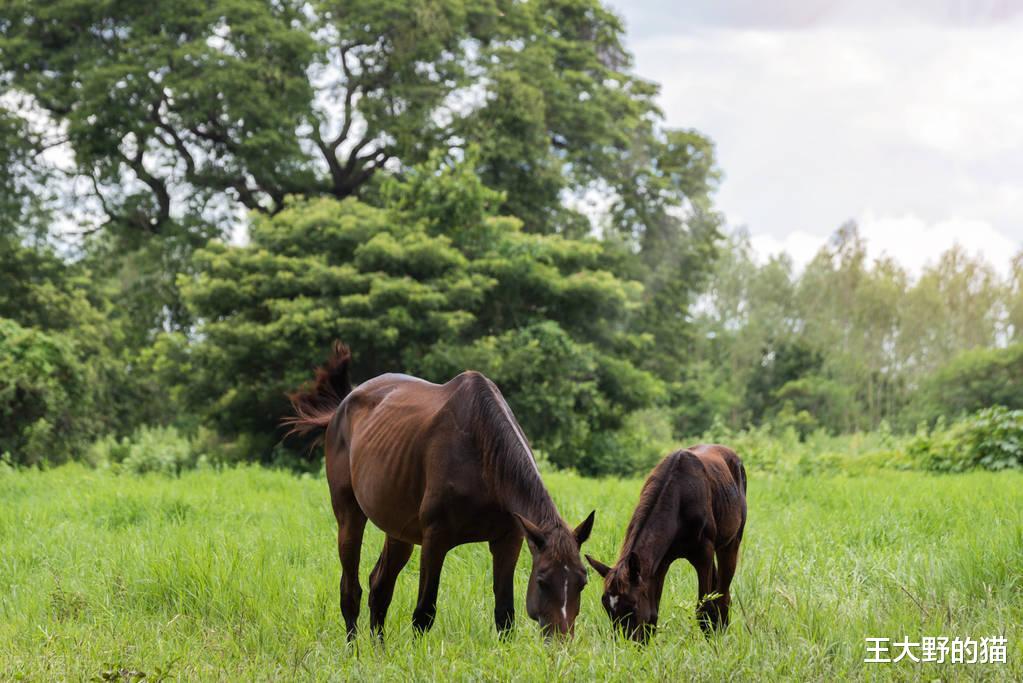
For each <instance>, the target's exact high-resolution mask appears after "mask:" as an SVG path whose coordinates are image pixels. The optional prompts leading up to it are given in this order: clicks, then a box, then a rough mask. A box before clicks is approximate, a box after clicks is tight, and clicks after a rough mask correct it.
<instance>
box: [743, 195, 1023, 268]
mask: <svg viewBox="0 0 1023 683" xmlns="http://www.w3.org/2000/svg"><path fill="white" fill-rule="evenodd" d="M856 223H857V225H858V226H859V230H860V235H861V236H862V237H863V238H864V240H866V243H867V253H868V255H869V256H870V257H871V258H872V259H876V258H880V257H881V256H888V257H890V258H893V259H895V260H896V261H897V262H898V263H900V264H902V265H903V266H904V267H906V268H907V269H908V270H909V272H910V274H912V275H919V274H920V272H921V271H923V269H924V267H925V266H928V265H933V264H934V263H937V261H938V258H939V257H940V256H941V254H942V253H944V252H945V251H947V250H948V249H951V248H952V247H953V246H955V245H959V246H961V247H963V248H964V249H965V250H966V251H967V252H968V253H970V254H974V255H976V254H979V255H981V256H983V257H984V258H985V259H986V260H987V261H988V262H989V263H991V265H993V266H994V267H995V268H996V269H997V270H998V271H999V272H1000V273H1002V274H1003V275H1005V274H1007V273H1008V272H1009V269H1010V261H1011V259H1012V256H1013V254H1015V253H1016V252H1017V251H1019V250H1020V248H1021V247H1023V245H1021V244H1020V243H1018V242H1014V241H1013V240H1011V239H1009V238H1008V237H1006V236H1005V235H1003V234H1002V233H1000V232H999V231H997V230H995V229H994V228H993V227H992V226H991V224H990V223H987V222H985V221H982V220H976V219H964V218H949V219H946V220H941V221H936V222H933V223H928V222H927V221H925V220H924V219H922V218H920V217H919V216H916V215H914V214H911V213H908V214H901V215H880V214H877V213H875V212H874V211H873V210H869V209H868V210H867V211H865V212H864V213H862V214H861V215H860V216H858V217H857V218H856ZM828 237H829V236H828V235H819V234H812V233H808V232H804V231H794V232H790V233H788V234H787V235H785V236H783V237H782V238H777V237H773V236H771V235H766V234H754V235H752V236H751V238H750V242H751V243H752V245H753V249H754V251H755V252H756V253H757V255H758V256H759V257H760V258H761V259H763V260H766V259H767V258H768V257H769V256H772V255H774V254H778V253H781V252H785V253H788V254H789V255H790V256H791V257H792V261H793V263H794V265H795V266H796V267H797V268H803V267H804V266H805V265H806V264H807V263H809V262H810V260H811V259H812V258H813V257H814V256H815V255H816V254H817V252H818V250H820V248H821V247H822V246H824V244H825V243H826V242H827V241H828Z"/></svg>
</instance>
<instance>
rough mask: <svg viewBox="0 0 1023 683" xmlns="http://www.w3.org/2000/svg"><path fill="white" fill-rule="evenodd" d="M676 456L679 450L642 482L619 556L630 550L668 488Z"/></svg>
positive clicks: (624, 555)
mask: <svg viewBox="0 0 1023 683" xmlns="http://www.w3.org/2000/svg"><path fill="white" fill-rule="evenodd" d="M678 457H679V452H675V453H672V454H671V455H668V456H667V457H665V458H664V459H663V460H661V462H660V463H658V465H657V467H655V468H654V471H653V472H651V473H650V476H648V477H647V479H646V482H644V483H643V490H642V491H641V492H640V494H639V503H638V504H637V505H636V509H635V511H634V512H633V513H632V519H630V520H629V526H628V527H627V528H626V530H625V542H624V543H622V553H621V558H625V557H627V556H628V555H629V553H631V552H632V550H633V548H634V547H635V545H636V542H637V541H638V540H639V534H640V533H641V532H642V531H643V528H644V527H645V526H646V523H647V521H648V520H649V519H650V515H652V514H653V511H654V510H655V509H656V508H657V504H658V502H660V500H661V496H662V495H663V494H664V492H665V491H667V490H668V488H669V486H668V483H669V482H670V481H671V476H672V474H674V472H675V465H676V463H677V461H678Z"/></svg>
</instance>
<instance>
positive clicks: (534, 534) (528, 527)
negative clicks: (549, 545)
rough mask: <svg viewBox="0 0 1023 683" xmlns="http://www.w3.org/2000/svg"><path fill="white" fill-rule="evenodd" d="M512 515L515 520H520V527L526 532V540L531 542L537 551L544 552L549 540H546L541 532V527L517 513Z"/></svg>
mask: <svg viewBox="0 0 1023 683" xmlns="http://www.w3.org/2000/svg"><path fill="white" fill-rule="evenodd" d="M512 514H513V515H515V519H517V520H518V522H519V526H520V527H522V531H523V532H525V534H526V538H527V539H528V540H529V544H530V545H531V546H533V547H534V548H536V549H537V550H543V547H544V545H545V544H546V542H547V540H546V539H545V538H544V536H543V532H542V531H540V527H538V526H537V525H535V524H533V523H532V522H530V521H529V520H528V519H526V518H525V517H523V516H522V515H520V514H519V513H517V512H513V513H512Z"/></svg>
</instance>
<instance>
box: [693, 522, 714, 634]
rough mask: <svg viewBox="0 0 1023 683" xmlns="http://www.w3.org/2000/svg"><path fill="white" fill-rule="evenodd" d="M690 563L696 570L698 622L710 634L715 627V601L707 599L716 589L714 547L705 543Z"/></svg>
mask: <svg viewBox="0 0 1023 683" xmlns="http://www.w3.org/2000/svg"><path fill="white" fill-rule="evenodd" d="M689 561H690V562H692V564H693V567H694V568H695V569H696V584H697V599H698V603H697V607H696V620H697V621H698V622H699V624H700V628H701V629H703V631H704V633H708V632H709V631H710V630H711V628H713V625H714V616H713V611H714V606H713V601H711V600H708V599H707V595H708V594H709V593H711V592H713V591H714V588H715V578H714V545H713V544H712V543H711V542H710V541H704V542H703V543H701V544H700V546H699V548H698V549H697V551H696V552H695V553H694V555H693V556H692V557H691V558H690V560H689Z"/></svg>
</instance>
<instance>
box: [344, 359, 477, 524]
mask: <svg viewBox="0 0 1023 683" xmlns="http://www.w3.org/2000/svg"><path fill="white" fill-rule="evenodd" d="M477 374H478V373H477ZM480 377H482V375H480ZM472 381H475V380H474V378H473V376H472V375H471V374H469V373H462V374H461V375H459V376H458V377H456V378H454V379H453V380H451V381H449V382H447V383H445V384H434V383H432V382H427V381H425V380H422V379H419V378H417V377H412V376H409V375H402V374H396V373H390V374H386V375H380V376H379V377H375V378H373V379H371V380H369V381H367V382H365V383H363V384H361V385H359V387H357V388H356V389H355V390H353V391H352V393H351V394H349V396H348V398H346V399H345V402H344V404H343V405H342V408H341V410H340V412H341V424H340V425H339V430H340V432H341V434H340V435H339V436H340V438H338V439H336V443H337V444H339V449H338V451H339V452H338V453H337V454H336V457H337V458H338V459H340V460H346V461H347V463H346V464H347V468H344V465H343V464H342V465H341V467H340V468H339V469H347V474H348V476H349V478H350V480H349V482H348V483H349V486H350V487H351V489H352V491H353V492H354V494H355V497H356V499H357V501H358V503H359V506H360V507H361V508H362V510H363V512H364V513H365V514H366V516H367V517H369V518H370V519H371V520H372V521H373V522H374V524H376V525H377V526H378V527H380V528H381V529H383V530H384V531H385V532H386V533H388V534H389V535H392V536H395V537H397V538H401V539H402V540H406V541H408V542H413V543H418V542H421V534H422V528H421V520H420V519H419V516H420V510H421V507H422V505H423V501H424V499H425V498H426V496H427V491H428V489H429V488H430V487H431V486H436V485H437V484H436V481H434V480H446V479H447V477H446V470H448V469H450V468H449V467H448V466H447V461H448V460H449V459H450V458H452V457H456V456H457V454H458V453H459V452H461V451H463V450H465V445H466V444H465V439H466V437H467V431H466V430H465V425H463V424H461V423H462V422H464V419H463V418H462V416H461V415H460V414H461V412H463V411H462V410H461V408H460V407H459V405H458V404H460V403H463V402H464V401H462V400H460V398H459V393H460V391H462V390H463V387H464V385H465V384H466V383H467V382H472ZM328 457H329V455H328ZM438 473H439V476H437V475H438Z"/></svg>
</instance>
